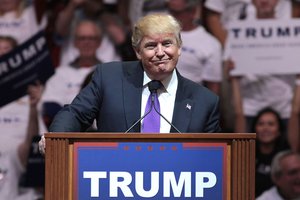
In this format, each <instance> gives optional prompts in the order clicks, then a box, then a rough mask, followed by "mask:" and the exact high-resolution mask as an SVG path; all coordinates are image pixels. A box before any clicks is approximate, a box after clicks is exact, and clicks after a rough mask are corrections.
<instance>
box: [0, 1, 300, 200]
mask: <svg viewBox="0 0 300 200" xmlns="http://www.w3.org/2000/svg"><path fill="white" fill-rule="evenodd" d="M156 12H159V13H168V14H170V15H172V16H173V17H174V18H175V19H176V20H177V21H178V22H179V23H180V24H181V36H180V40H182V44H181V49H180V57H179V59H178V63H177V67H176V69H177V70H178V72H179V73H180V74H181V75H182V76H183V77H185V78H187V79H190V80H192V81H193V82H196V83H197V84H199V85H203V86H205V87H207V88H208V89H209V90H211V91H212V92H213V93H215V94H216V95H218V96H219V98H220V121H221V124H220V126H221V132H223V133H226V132H233V133H246V132H249V133H256V134H257V142H256V185H255V186H256V188H255V191H256V193H255V196H256V197H258V199H260V200H262V199H287V200H288V199H295V198H300V163H299V162H300V159H299V156H300V124H299V123H300V119H299V115H300V75H298V74H288V75H287V74H283V75H278V74H263V75H261V74H249V75H248V74H245V75H243V76H233V75H232V73H231V71H232V70H234V69H235V68H237V67H238V66H236V64H235V61H234V60H233V59H232V57H231V55H230V52H229V50H228V46H229V43H230V41H228V40H227V36H228V28H229V27H228V26H229V24H230V22H233V21H247V23H248V24H251V22H253V21H256V20H263V19H272V20H280V19H285V20H289V19H290V20H293V19H297V18H299V19H300V1H299V0H218V1H215V0H152V1H145V0H102V1H101V0H65V1H59V0H52V1H38V0H0V59H1V57H2V56H3V55H5V54H7V53H9V52H11V51H12V50H13V49H17V48H18V45H20V44H22V43H24V42H26V41H27V40H29V39H30V38H31V37H32V36H34V35H35V34H36V33H38V32H39V31H43V33H44V35H45V38H46V40H47V44H48V47H49V52H50V55H51V58H52V63H53V67H54V68H55V74H54V75H53V76H51V77H50V79H49V80H48V81H47V82H46V83H45V84H43V83H40V82H39V81H38V80H37V81H36V82H34V83H31V84H30V85H29V86H28V90H27V95H25V96H24V97H22V98H20V99H17V100H15V101H13V102H10V103H9V104H6V105H2V106H1V107H0V130H1V134H0V138H1V145H0V199H12V200H15V199H18V200H26V199H28V200H35V199H42V198H43V195H42V194H43V190H42V189H41V186H37V187H31V188H24V187H23V186H21V184H20V182H21V177H22V174H24V173H26V166H27V161H28V154H29V151H30V148H31V146H32V140H33V138H34V137H35V136H40V135H42V134H43V133H45V132H47V131H48V130H49V127H50V124H51V123H52V120H53V118H54V116H55V115H56V113H57V112H58V111H59V110H61V109H62V108H63V107H64V105H66V104H70V103H71V102H72V100H73V99H74V98H75V97H76V95H77V94H78V93H79V91H81V90H82V89H83V88H84V87H85V86H86V85H87V83H88V82H89V81H90V80H91V79H92V78H91V77H92V75H93V73H94V72H95V70H96V66H97V65H98V64H103V63H107V62H112V61H135V60H138V59H140V57H141V55H140V54H139V53H137V52H139V51H137V47H135V46H132V38H131V37H132V29H133V27H134V24H135V23H136V22H137V21H138V20H139V19H140V18H141V17H142V16H145V15H147V14H149V13H156ZM133 42H134V40H133ZM135 48H136V49H135ZM139 48H140V47H139ZM142 56H143V55H142ZM144 56H145V55H144ZM283 67H287V66H283ZM0 74H1V71H0ZM113 84H114V83H113ZM112 88H114V87H112ZM144 103H145V102H144ZM95 126H96V124H95V123H94V124H93V126H92V127H91V128H89V130H90V131H95V130H97V128H95ZM112 130H114V129H112ZM37 176H38V175H37ZM268 193H269V194H268ZM270 193H271V194H270ZM271 195H277V196H273V197H272V196H271Z"/></svg>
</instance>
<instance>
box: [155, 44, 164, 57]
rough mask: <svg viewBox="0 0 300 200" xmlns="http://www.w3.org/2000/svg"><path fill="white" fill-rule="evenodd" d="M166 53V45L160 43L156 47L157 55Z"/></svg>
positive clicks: (161, 55)
mask: <svg viewBox="0 0 300 200" xmlns="http://www.w3.org/2000/svg"><path fill="white" fill-rule="evenodd" d="M164 54H165V49H164V46H163V45H161V44H158V45H157V48H156V56H157V57H163V56H164Z"/></svg>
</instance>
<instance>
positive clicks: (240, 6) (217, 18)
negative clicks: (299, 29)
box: [204, 0, 291, 47]
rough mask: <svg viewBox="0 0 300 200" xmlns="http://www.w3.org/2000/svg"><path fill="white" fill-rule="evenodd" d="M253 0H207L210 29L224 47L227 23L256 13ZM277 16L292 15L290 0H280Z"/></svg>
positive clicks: (207, 17) (207, 20) (208, 25)
mask: <svg viewBox="0 0 300 200" xmlns="http://www.w3.org/2000/svg"><path fill="white" fill-rule="evenodd" d="M251 3H252V1H251V0H222V1H215V0H206V1H205V4H204V6H205V8H206V12H205V19H206V25H207V28H208V30H209V31H210V32H211V33H212V34H213V35H214V36H215V37H216V38H218V39H219V41H220V42H221V44H222V45H223V47H224V46H225V41H226V38H227V30H226V29H227V25H228V23H229V22H231V21H234V20H241V19H245V18H247V15H252V16H253V15H254V14H255V12H256V11H255V8H254V7H253V6H252V5H251ZM275 9H276V10H275V16H276V17H280V18H281V17H286V16H290V15H289V14H290V9H291V6H290V1H289V0H279V1H278V4H277V6H276V8H275Z"/></svg>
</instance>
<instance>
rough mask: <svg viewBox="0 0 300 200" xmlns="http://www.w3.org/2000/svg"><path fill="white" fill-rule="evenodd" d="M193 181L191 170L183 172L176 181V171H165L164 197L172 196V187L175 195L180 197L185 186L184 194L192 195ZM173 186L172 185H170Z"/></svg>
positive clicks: (186, 195)
mask: <svg viewBox="0 0 300 200" xmlns="http://www.w3.org/2000/svg"><path fill="white" fill-rule="evenodd" d="M191 182H192V176H191V172H181V173H180V176H179V180H178V184H177V182H176V178H175V174H174V172H164V197H170V196H171V194H170V193H171V188H172V190H173V193H174V197H180V196H181V193H182V188H183V187H184V196H185V197H191V195H192V194H191V189H192V187H191ZM170 186H171V187H170Z"/></svg>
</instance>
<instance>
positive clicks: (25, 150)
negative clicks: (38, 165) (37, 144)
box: [18, 83, 43, 166]
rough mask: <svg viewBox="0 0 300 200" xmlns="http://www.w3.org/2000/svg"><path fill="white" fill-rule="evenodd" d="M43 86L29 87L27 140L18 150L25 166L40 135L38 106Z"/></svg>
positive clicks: (38, 84)
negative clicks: (36, 137)
mask: <svg viewBox="0 0 300 200" xmlns="http://www.w3.org/2000/svg"><path fill="white" fill-rule="evenodd" d="M42 91H43V86H42V85H41V84H40V83H37V84H36V85H30V86H29V87H28V94H29V98H30V108H29V118H28V119H29V121H28V126H27V130H26V132H27V133H26V137H25V140H24V141H23V142H22V143H21V144H20V146H19V148H18V154H19V157H20V160H21V163H22V164H23V166H26V164H27V157H28V154H29V150H30V146H31V142H32V139H33V137H34V136H36V135H38V134H39V123H38V109H37V104H38V102H39V100H40V98H41V95H42Z"/></svg>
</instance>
